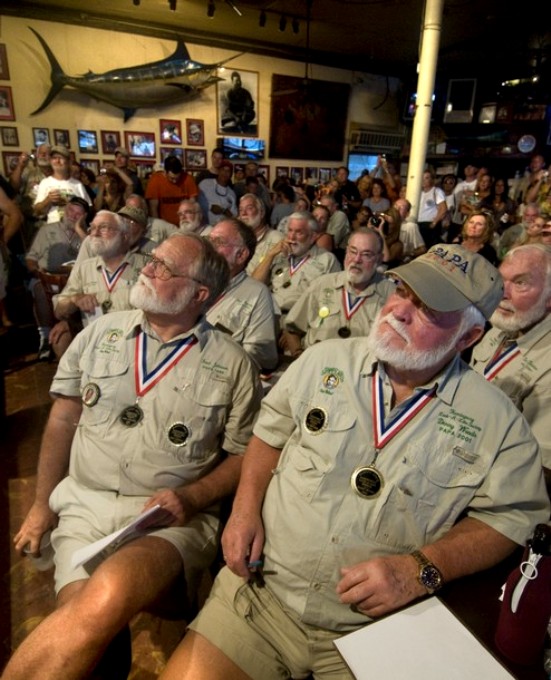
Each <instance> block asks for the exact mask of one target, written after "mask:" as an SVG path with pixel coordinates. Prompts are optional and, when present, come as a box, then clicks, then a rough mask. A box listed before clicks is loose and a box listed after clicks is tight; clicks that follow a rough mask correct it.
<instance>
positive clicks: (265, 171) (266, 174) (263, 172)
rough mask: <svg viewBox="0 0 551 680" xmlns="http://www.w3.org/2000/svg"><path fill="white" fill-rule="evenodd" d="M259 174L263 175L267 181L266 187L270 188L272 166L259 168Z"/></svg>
mask: <svg viewBox="0 0 551 680" xmlns="http://www.w3.org/2000/svg"><path fill="white" fill-rule="evenodd" d="M258 174H259V175H262V177H264V179H265V180H266V186H267V187H269V186H270V166H269V165H259V166H258Z"/></svg>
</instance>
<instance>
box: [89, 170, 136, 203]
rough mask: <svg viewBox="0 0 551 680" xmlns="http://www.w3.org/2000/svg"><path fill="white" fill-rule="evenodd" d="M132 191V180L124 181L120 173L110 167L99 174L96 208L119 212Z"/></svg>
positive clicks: (95, 200)
mask: <svg viewBox="0 0 551 680" xmlns="http://www.w3.org/2000/svg"><path fill="white" fill-rule="evenodd" d="M131 193H132V182H131V181H128V183H127V182H124V181H123V179H122V177H121V176H120V175H119V173H117V172H115V171H114V170H111V169H108V170H107V172H106V173H104V174H100V175H98V178H97V192H96V197H95V199H94V208H95V210H96V212H97V211H98V210H110V211H111V212H118V211H119V210H120V209H121V208H123V207H124V204H125V202H126V199H127V198H128V196H130V194H131Z"/></svg>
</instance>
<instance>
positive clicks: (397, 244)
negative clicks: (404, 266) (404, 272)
mask: <svg viewBox="0 0 551 680" xmlns="http://www.w3.org/2000/svg"><path fill="white" fill-rule="evenodd" d="M401 224H402V218H401V216H400V213H399V212H398V210H397V209H396V208H389V209H388V210H387V211H386V213H380V214H374V215H373V217H370V218H369V225H370V226H371V227H372V228H373V229H375V231H377V232H378V233H379V234H380V236H381V238H382V239H383V258H382V262H381V267H382V269H388V268H389V267H395V266H398V265H399V264H401V263H402V258H403V255H404V244H403V243H402V242H401V241H400V225H401Z"/></svg>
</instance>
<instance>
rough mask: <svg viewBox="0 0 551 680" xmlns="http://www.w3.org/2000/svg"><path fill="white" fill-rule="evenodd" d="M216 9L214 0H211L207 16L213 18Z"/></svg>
mask: <svg viewBox="0 0 551 680" xmlns="http://www.w3.org/2000/svg"><path fill="white" fill-rule="evenodd" d="M215 10H216V7H215V5H214V0H210V2H209V6H208V7H207V16H208V17H209V18H210V19H212V17H213V16H214V11H215Z"/></svg>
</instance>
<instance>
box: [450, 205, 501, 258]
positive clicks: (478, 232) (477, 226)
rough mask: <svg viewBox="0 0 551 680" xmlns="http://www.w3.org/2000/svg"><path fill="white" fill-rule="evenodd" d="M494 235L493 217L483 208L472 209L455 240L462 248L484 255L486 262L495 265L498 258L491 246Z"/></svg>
mask: <svg viewBox="0 0 551 680" xmlns="http://www.w3.org/2000/svg"><path fill="white" fill-rule="evenodd" d="M493 236H494V218H493V217H492V214H491V213H489V212H487V211H485V210H482V211H481V210H474V211H473V212H471V214H470V215H469V216H468V217H467V218H466V219H465V224H464V225H463V229H462V230H461V235H460V236H459V237H458V238H457V242H458V243H461V244H462V245H463V247H464V248H467V249H468V250H470V251H472V252H473V253H478V254H479V255H482V257H485V258H486V259H487V260H488V262H491V263H492V264H493V265H494V266H497V264H498V259H497V253H496V251H495V248H494V247H493V246H492V240H493Z"/></svg>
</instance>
